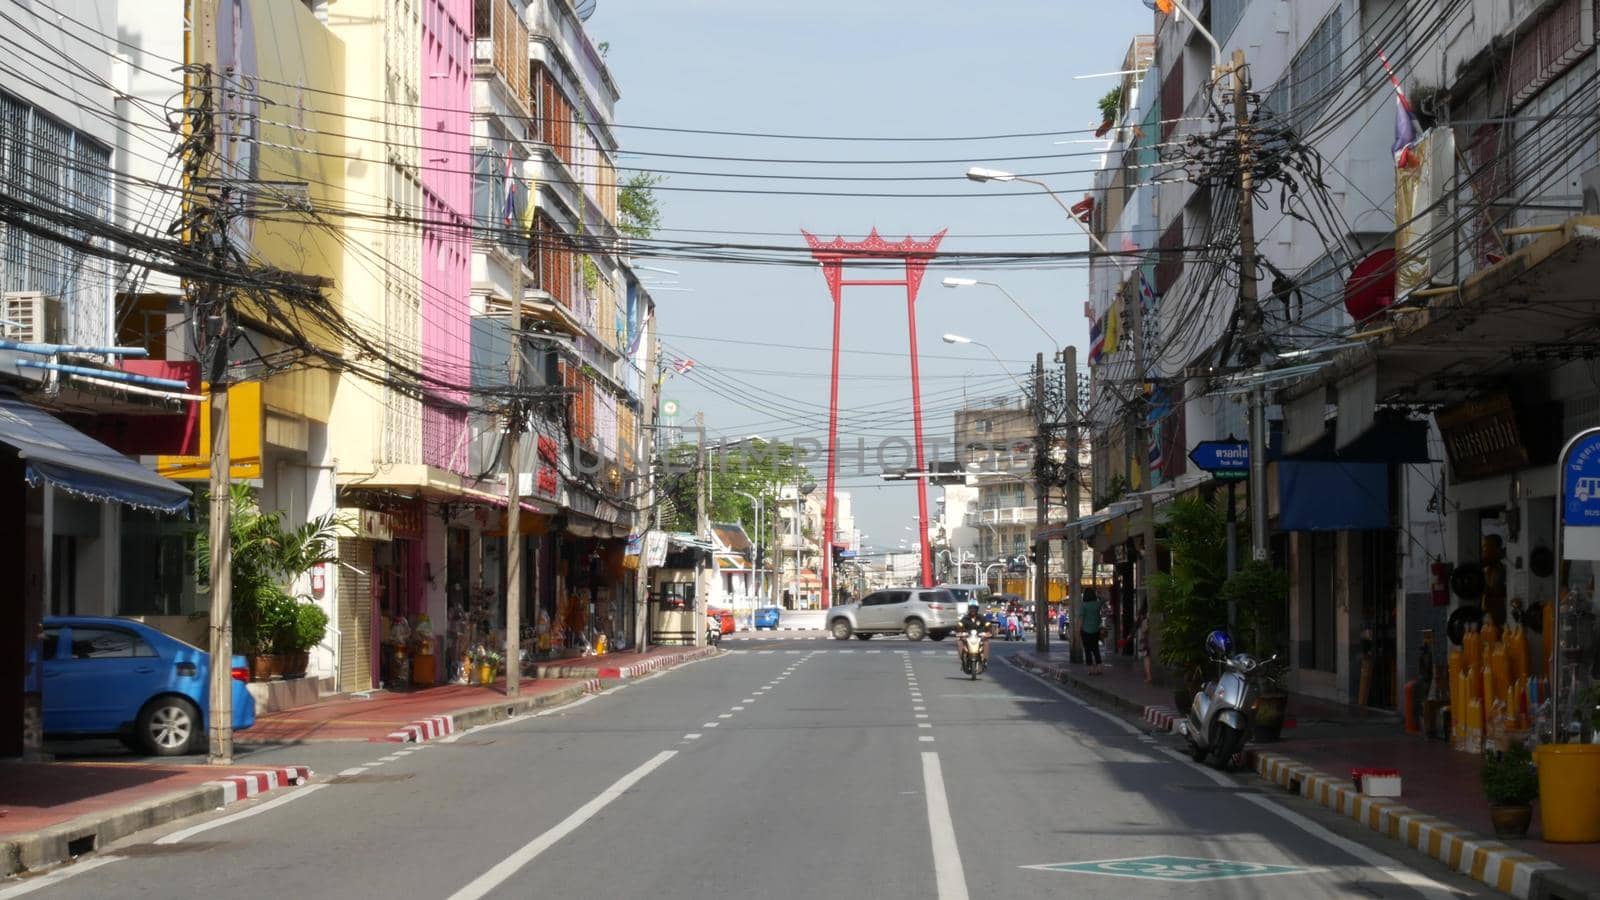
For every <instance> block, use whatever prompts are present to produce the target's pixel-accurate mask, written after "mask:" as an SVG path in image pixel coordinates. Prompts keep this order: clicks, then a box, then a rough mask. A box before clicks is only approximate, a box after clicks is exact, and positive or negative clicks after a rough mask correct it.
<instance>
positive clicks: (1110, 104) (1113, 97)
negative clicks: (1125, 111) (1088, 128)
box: [1095, 84, 1122, 137]
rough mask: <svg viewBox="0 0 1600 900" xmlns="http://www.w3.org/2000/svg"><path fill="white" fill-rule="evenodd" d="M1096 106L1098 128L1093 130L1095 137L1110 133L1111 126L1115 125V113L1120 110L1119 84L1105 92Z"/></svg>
mask: <svg viewBox="0 0 1600 900" xmlns="http://www.w3.org/2000/svg"><path fill="white" fill-rule="evenodd" d="M1098 105H1099V107H1100V127H1099V128H1098V129H1096V130H1095V136H1096V137H1099V136H1100V135H1103V134H1105V133H1106V132H1108V131H1110V130H1111V126H1112V125H1114V124H1116V121H1117V113H1118V112H1119V111H1121V109H1122V85H1120V84H1119V85H1117V86H1116V87H1114V88H1112V89H1111V90H1109V91H1106V93H1105V96H1103V97H1101V98H1100V101H1099V104H1098Z"/></svg>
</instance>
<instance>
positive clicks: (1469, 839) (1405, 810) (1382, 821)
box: [1011, 653, 1600, 900]
mask: <svg viewBox="0 0 1600 900" xmlns="http://www.w3.org/2000/svg"><path fill="white" fill-rule="evenodd" d="M1011 662H1012V664H1013V665H1016V666H1018V667H1019V668H1023V669H1027V670H1030V671H1034V672H1038V673H1040V674H1041V675H1044V676H1046V677H1048V678H1052V679H1054V680H1056V681H1058V682H1061V683H1063V684H1068V685H1071V686H1073V687H1075V688H1077V689H1079V690H1080V691H1082V692H1083V693H1085V694H1088V695H1090V696H1091V697H1092V698H1094V699H1096V700H1098V701H1100V702H1101V703H1102V704H1103V705H1107V706H1111V707H1113V708H1115V709H1118V710H1122V711H1125V712H1128V713H1132V714H1136V715H1139V716H1142V717H1143V718H1144V720H1145V721H1146V722H1149V723H1150V724H1152V725H1154V726H1156V728H1157V729H1159V730H1161V731H1170V730H1171V729H1172V727H1173V725H1174V724H1176V720H1177V715H1178V714H1177V711H1176V710H1173V709H1172V708H1171V707H1166V706H1141V705H1139V704H1137V703H1134V702H1133V701H1131V700H1128V699H1127V698H1124V697H1121V696H1119V695H1117V694H1115V693H1112V692H1111V691H1108V690H1106V689H1105V688H1104V687H1101V686H1100V685H1097V684H1094V683H1092V682H1089V681H1087V680H1085V679H1083V678H1079V677H1078V676H1076V675H1073V674H1071V673H1069V672H1067V671H1066V669H1065V668H1063V667H1062V666H1059V665H1053V664H1048V663H1042V662H1040V661H1039V660H1038V659H1036V658H1034V657H1032V656H1031V655H1029V654H1027V653H1019V654H1017V655H1015V656H1012V657H1011ZM1244 755H1245V759H1246V761H1247V763H1248V764H1249V765H1250V766H1251V767H1252V768H1254V769H1255V771H1256V772H1257V773H1258V774H1259V775H1261V777H1263V778H1265V779H1267V780H1268V781H1271V782H1273V783H1274V784H1278V785H1280V786H1282V787H1284V788H1286V789H1288V790H1290V791H1292V792H1294V793H1297V794H1300V795H1301V796H1303V797H1306V798H1308V799H1310V800H1313V801H1315V802H1317V803H1320V804H1322V805H1323V806H1325V807H1327V808H1329V809H1331V810H1334V811H1335V812H1339V813H1343V814H1344V815H1347V816H1349V817H1350V818H1352V819H1355V820H1356V821H1357V822H1360V823H1362V824H1364V825H1366V826H1367V827H1368V828H1371V829H1372V830H1373V831H1376V832H1378V833H1380V834H1383V835H1385V836H1387V837H1390V838H1393V839H1395V840H1397V841H1403V842H1404V843H1405V844H1406V845H1407V846H1409V847H1411V848H1413V849H1415V850H1419V851H1421V852H1423V853H1426V854H1427V855H1429V856H1431V857H1433V858H1434V859H1436V860H1438V861H1439V862H1442V863H1444V864H1445V865H1447V866H1449V867H1450V868H1451V869H1453V870H1454V871H1457V872H1460V873H1461V874H1463V875H1466V876H1467V877H1469V878H1472V879H1473V880H1475V881H1478V882H1480V883H1482V884H1484V885H1487V886H1488V887H1491V888H1494V889H1495V890H1497V891H1500V892H1502V893H1505V894H1509V895H1510V896H1512V897H1516V898H1517V900H1600V882H1597V881H1596V880H1595V879H1593V878H1590V877H1589V876H1586V875H1584V874H1582V873H1578V872H1573V871H1572V870H1570V869H1563V868H1561V867H1560V866H1558V865H1556V864H1555V863H1552V862H1548V861H1546V860H1543V859H1540V858H1539V857H1537V856H1534V855H1532V854H1530V853H1525V852H1523V851H1521V850H1518V849H1517V848H1515V847H1511V846H1508V845H1506V844H1503V843H1500V842H1498V841H1494V840H1490V839H1487V838H1483V837H1479V836H1478V835H1476V834H1474V833H1472V832H1471V831H1468V830H1467V829H1465V828H1461V827H1458V826H1456V825H1453V824H1451V823H1449V822H1446V821H1444V820H1443V819H1439V818H1435V817H1433V816H1429V815H1426V814H1424V813H1420V812H1418V811H1416V810H1414V809H1411V808H1409V807H1405V806H1402V805H1400V804H1398V803H1390V802H1387V801H1384V800H1379V799H1374V798H1371V797H1366V796H1363V795H1362V794H1360V793H1358V792H1357V791H1356V790H1355V789H1354V787H1353V786H1351V785H1350V782H1349V780H1348V779H1336V778H1333V777H1332V776H1330V775H1325V774H1323V773H1321V772H1318V771H1316V770H1314V769H1312V768H1310V767H1309V766H1305V765H1302V764H1301V763H1298V762H1296V761H1294V760H1293V759H1290V758H1289V757H1286V756H1283V755H1281V754H1277V753H1261V752H1258V751H1256V750H1253V749H1249V748H1247V749H1246V750H1245V751H1244Z"/></svg>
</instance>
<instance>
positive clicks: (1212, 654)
mask: <svg viewBox="0 0 1600 900" xmlns="http://www.w3.org/2000/svg"><path fill="white" fill-rule="evenodd" d="M1206 655H1207V656H1208V657H1209V658H1210V659H1211V661H1212V662H1215V663H1217V664H1218V666H1219V667H1220V673H1219V674H1218V676H1217V679H1216V680H1215V681H1209V682H1206V684H1205V685H1204V686H1202V687H1201V688H1200V690H1199V691H1198V692H1197V693H1196V694H1195V695H1194V700H1193V702H1191V703H1190V704H1189V711H1188V713H1187V715H1186V716H1185V717H1184V718H1183V719H1181V720H1179V722H1178V727H1179V730H1180V731H1182V732H1183V736H1184V738H1185V739H1187V741H1188V743H1189V753H1190V755H1191V756H1193V757H1194V760H1195V762H1203V763H1206V764H1207V765H1210V766H1211V767H1212V768H1214V769H1220V770H1222V771H1227V770H1228V767H1229V765H1231V764H1232V762H1233V758H1234V757H1235V756H1236V755H1238V753H1239V751H1240V750H1242V749H1244V742H1245V738H1246V737H1247V736H1248V735H1249V734H1250V721H1251V719H1252V718H1253V716H1254V714H1255V701H1256V697H1257V696H1258V695H1259V693H1260V685H1259V675H1260V674H1261V672H1262V670H1263V668H1264V667H1265V666H1266V665H1267V664H1269V663H1272V662H1274V661H1276V660H1277V658H1278V657H1277V654H1273V656H1271V657H1270V658H1268V659H1266V660H1257V659H1256V658H1255V657H1253V656H1251V655H1250V654H1248V653H1234V652H1233V639H1232V638H1230V637H1229V636H1228V634H1227V632H1225V631H1220V630H1219V631H1213V632H1212V633H1211V634H1210V635H1208V636H1207V637H1206Z"/></svg>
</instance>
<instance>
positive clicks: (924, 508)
mask: <svg viewBox="0 0 1600 900" xmlns="http://www.w3.org/2000/svg"><path fill="white" fill-rule="evenodd" d="M909 267H910V263H909V262H908V263H907V268H908V270H909ZM908 274H909V272H908ZM906 320H907V322H908V323H909V326H910V328H909V330H910V333H911V427H912V430H913V431H914V433H915V436H916V451H917V459H916V463H917V471H918V472H926V471H928V466H927V464H926V462H925V461H924V458H923V455H922V379H921V376H920V374H919V373H918V371H917V289H916V285H915V282H914V281H913V280H912V279H910V278H909V277H908V278H907V279H906ZM917 530H918V534H917V547H918V555H919V556H920V557H921V559H920V566H919V568H920V569H921V575H922V586H923V587H925V588H926V587H933V553H932V552H931V551H932V545H931V544H930V543H929V541H928V479H926V478H918V479H917Z"/></svg>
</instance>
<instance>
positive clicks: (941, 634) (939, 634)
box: [928, 630, 950, 641]
mask: <svg viewBox="0 0 1600 900" xmlns="http://www.w3.org/2000/svg"><path fill="white" fill-rule="evenodd" d="M949 636H950V632H948V631H943V630H940V631H930V632H928V637H931V638H933V639H934V640H936V641H942V640H944V639H945V638H947V637H949Z"/></svg>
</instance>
